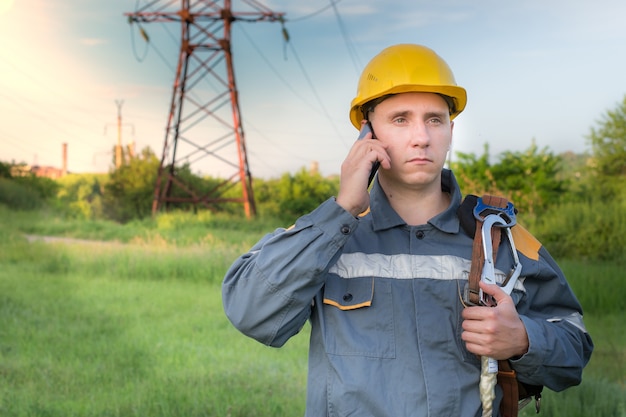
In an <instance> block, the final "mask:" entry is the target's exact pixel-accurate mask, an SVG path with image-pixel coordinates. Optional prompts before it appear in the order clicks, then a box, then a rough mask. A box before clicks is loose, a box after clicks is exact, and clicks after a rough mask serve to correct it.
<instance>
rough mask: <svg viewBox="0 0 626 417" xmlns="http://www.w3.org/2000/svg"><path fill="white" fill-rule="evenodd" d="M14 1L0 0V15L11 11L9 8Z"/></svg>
mask: <svg viewBox="0 0 626 417" xmlns="http://www.w3.org/2000/svg"><path fill="white" fill-rule="evenodd" d="M14 1H15V0H0V15H2V14H4V13H6V12H8V11H9V10H11V6H13V2H14Z"/></svg>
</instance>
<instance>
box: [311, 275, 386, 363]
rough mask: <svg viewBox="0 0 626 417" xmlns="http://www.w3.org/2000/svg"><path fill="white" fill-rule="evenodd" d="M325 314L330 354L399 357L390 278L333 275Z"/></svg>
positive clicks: (326, 295)
mask: <svg viewBox="0 0 626 417" xmlns="http://www.w3.org/2000/svg"><path fill="white" fill-rule="evenodd" d="M323 317H324V319H323V320H324V322H323V326H324V339H325V346H326V352H327V353H328V354H332V355H353V356H368V357H375V358H388V359H391V358H395V356H396V348H395V336H394V323H393V300H392V295H391V285H390V283H389V282H387V281H386V280H381V279H378V280H375V279H374V278H373V277H363V278H349V279H345V278H340V277H338V276H335V275H330V276H329V277H328V278H327V280H326V284H325V286H324V306H323Z"/></svg>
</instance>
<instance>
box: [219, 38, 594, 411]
mask: <svg viewBox="0 0 626 417" xmlns="http://www.w3.org/2000/svg"><path fill="white" fill-rule="evenodd" d="M465 104H466V93H465V90H464V89H463V88H461V87H459V86H457V85H456V82H455V80H454V76H453V74H452V72H451V70H450V69H449V67H448V65H447V64H446V63H445V62H444V61H443V59H441V58H440V57H439V56H438V55H437V54H436V53H435V52H433V51H432V50H430V49H428V48H425V47H423V46H419V45H395V46H392V47H389V48H387V49H385V50H383V51H382V52H381V53H380V54H379V55H377V56H376V57H374V58H373V59H372V60H371V61H370V63H369V64H368V65H367V66H366V68H365V70H364V71H363V74H362V76H361V78H360V81H359V85H358V91H357V96H356V98H355V99H354V100H353V102H352V107H351V111H350V119H351V122H352V124H353V125H354V126H355V127H357V128H360V127H362V126H365V125H367V126H371V128H372V131H373V134H372V133H368V134H366V135H365V138H364V139H363V140H359V141H357V142H356V143H355V144H354V145H353V147H352V148H351V150H350V151H349V153H348V155H347V157H346V159H345V161H344V163H343V164H342V167H341V183H340V190H339V193H338V195H337V197H336V199H335V198H330V199H329V200H327V201H325V202H324V203H322V204H321V205H320V206H319V207H318V208H317V209H315V210H314V211H313V212H311V213H310V214H308V215H305V216H303V217H301V218H300V219H298V220H297V221H296V223H295V225H294V226H293V227H292V228H290V229H287V230H284V229H280V230H277V231H275V232H274V233H272V234H269V235H267V236H265V237H264V238H263V239H262V240H261V241H260V242H258V243H257V244H256V245H255V246H254V247H253V248H252V249H251V250H250V251H249V252H248V253H247V254H245V255H243V256H241V257H240V258H239V259H237V260H236V261H235V262H234V264H233V265H232V267H231V268H230V270H229V271H228V273H227V275H226V277H225V279H224V283H223V302H224V308H225V311H226V314H227V316H228V317H229V319H230V320H231V321H232V323H233V324H234V325H235V326H236V327H237V328H238V329H239V330H240V331H242V332H243V333H244V334H246V335H248V336H250V337H253V338H254V339H256V340H258V341H259V342H261V343H264V344H266V345H270V346H276V347H278V346H282V345H283V344H284V343H285V342H286V341H287V340H288V339H289V338H290V337H292V336H293V335H295V334H296V333H298V332H299V331H300V329H301V328H302V326H303V325H304V324H305V322H306V321H307V320H310V323H311V340H310V350H309V377H308V388H307V406H306V416H308V417H317V416H359V417H363V416H376V417H380V416H393V417H400V416H436V417H442V416H454V417H458V416H480V415H481V410H482V406H481V399H480V395H479V388H478V386H479V379H480V369H481V367H480V356H488V357H491V358H494V359H497V360H509V362H510V364H511V366H512V367H513V369H515V370H516V371H517V375H518V378H519V380H520V381H522V382H525V383H528V384H532V385H544V386H547V387H549V388H551V389H553V390H557V391H558V390H562V389H565V388H567V387H569V386H571V385H575V384H578V383H579V382H580V380H581V372H582V369H583V367H584V366H585V365H586V363H587V362H588V360H589V357H590V355H591V351H592V348H593V345H592V342H591V339H590V337H589V335H588V334H587V332H586V330H585V327H584V324H583V321H582V311H581V307H580V305H579V303H578V301H577V300H576V298H575V296H574V295H573V293H572V291H571V289H570V288H569V286H568V284H567V282H566V280H565V278H564V276H563V274H562V272H561V271H560V269H559V268H558V266H557V265H556V264H555V263H554V261H553V260H552V258H551V257H550V255H549V254H548V253H547V252H546V251H545V249H544V248H543V247H541V245H540V244H538V243H537V242H536V240H534V239H533V238H532V236H530V235H528V234H527V232H521V233H516V236H521V237H518V238H516V240H517V241H518V242H516V243H519V246H518V252H519V258H520V262H521V264H522V273H521V277H520V279H519V281H518V282H517V285H516V287H515V289H514V291H513V292H512V293H511V295H508V294H507V293H506V292H504V291H503V289H502V288H501V287H500V286H498V285H485V284H482V283H481V289H482V291H483V292H484V293H486V294H488V295H491V296H493V297H494V298H495V300H496V302H497V306H495V307H486V306H469V307H467V308H466V307H465V304H466V303H464V301H463V300H462V298H463V297H462V294H461V293H462V292H463V288H464V287H465V285H466V283H467V281H468V275H469V271H470V265H471V259H472V244H473V236H470V235H469V234H467V233H466V232H464V230H463V228H462V227H461V222H460V220H459V215H458V210H459V207H460V206H461V201H462V199H461V193H460V190H459V187H458V185H457V183H456V180H455V178H454V176H453V174H452V173H451V172H450V171H449V170H446V169H444V168H443V166H444V162H445V160H446V154H447V152H448V150H449V148H450V143H451V140H452V131H453V127H454V122H453V121H452V119H454V117H456V116H457V115H458V114H459V113H460V112H461V111H463V109H464V107H465ZM374 137H375V139H374ZM373 164H379V165H380V169H379V171H378V174H377V179H376V180H375V181H374V183H373V185H372V189H371V194H370V193H368V191H367V188H368V176H369V174H370V171H371V169H372V166H373ZM368 207H369V211H368V212H367V214H365V215H363V216H359V215H360V214H361V213H362V212H364V211H366V210H367V209H368ZM515 228H516V229H518V226H516V227H515ZM512 262H513V257H512V256H511V253H510V251H505V250H501V251H499V255H498V257H497V263H496V268H497V269H498V270H499V271H507V270H508V268H510V265H511V264H512ZM503 275H504V274H503V273H499V276H500V278H502V276H503ZM501 397H502V391H501V389H500V388H498V390H497V398H496V405H495V407H494V409H496V410H497V409H498V406H497V404H498V403H499V402H500V399H501Z"/></svg>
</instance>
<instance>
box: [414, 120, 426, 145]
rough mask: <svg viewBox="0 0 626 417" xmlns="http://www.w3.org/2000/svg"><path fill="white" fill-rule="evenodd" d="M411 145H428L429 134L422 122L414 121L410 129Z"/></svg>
mask: <svg viewBox="0 0 626 417" xmlns="http://www.w3.org/2000/svg"><path fill="white" fill-rule="evenodd" d="M411 145H412V146H418V147H420V148H424V147H427V146H429V145H430V134H429V132H428V129H427V128H426V125H425V124H424V123H422V122H419V123H415V124H414V125H413V129H411Z"/></svg>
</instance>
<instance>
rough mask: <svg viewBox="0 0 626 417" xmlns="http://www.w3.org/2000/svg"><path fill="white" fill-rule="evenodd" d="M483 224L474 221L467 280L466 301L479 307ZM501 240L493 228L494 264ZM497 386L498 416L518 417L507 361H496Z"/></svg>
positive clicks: (493, 201)
mask: <svg viewBox="0 0 626 417" xmlns="http://www.w3.org/2000/svg"><path fill="white" fill-rule="evenodd" d="M482 199H483V202H484V203H485V204H487V205H489V206H493V207H500V208H506V207H507V204H508V200H507V199H505V198H503V197H496V196H492V195H487V194H485V195H483V196H482ZM482 228H483V222H482V219H479V218H477V219H476V231H475V233H474V243H473V247H472V264H471V267H470V274H469V278H468V299H469V301H470V303H472V304H474V305H480V304H481V300H480V291H479V290H480V287H479V285H478V283H479V282H480V276H481V273H482V270H483V266H484V265H485V254H484V251H483V235H482ZM501 239H502V230H501V229H500V228H497V227H494V228H492V229H491V241H492V242H493V244H492V248H493V260H494V262H495V260H496V256H497V254H498V247H499V246H500V241H501ZM498 384H499V385H500V387H501V388H502V391H503V393H504V396H503V398H502V402H501V403H500V414H501V415H502V416H503V417H517V416H518V411H519V410H518V401H519V390H518V387H517V378H516V376H515V371H514V370H513V369H512V368H511V365H510V364H509V362H508V361H506V360H504V361H498Z"/></svg>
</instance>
